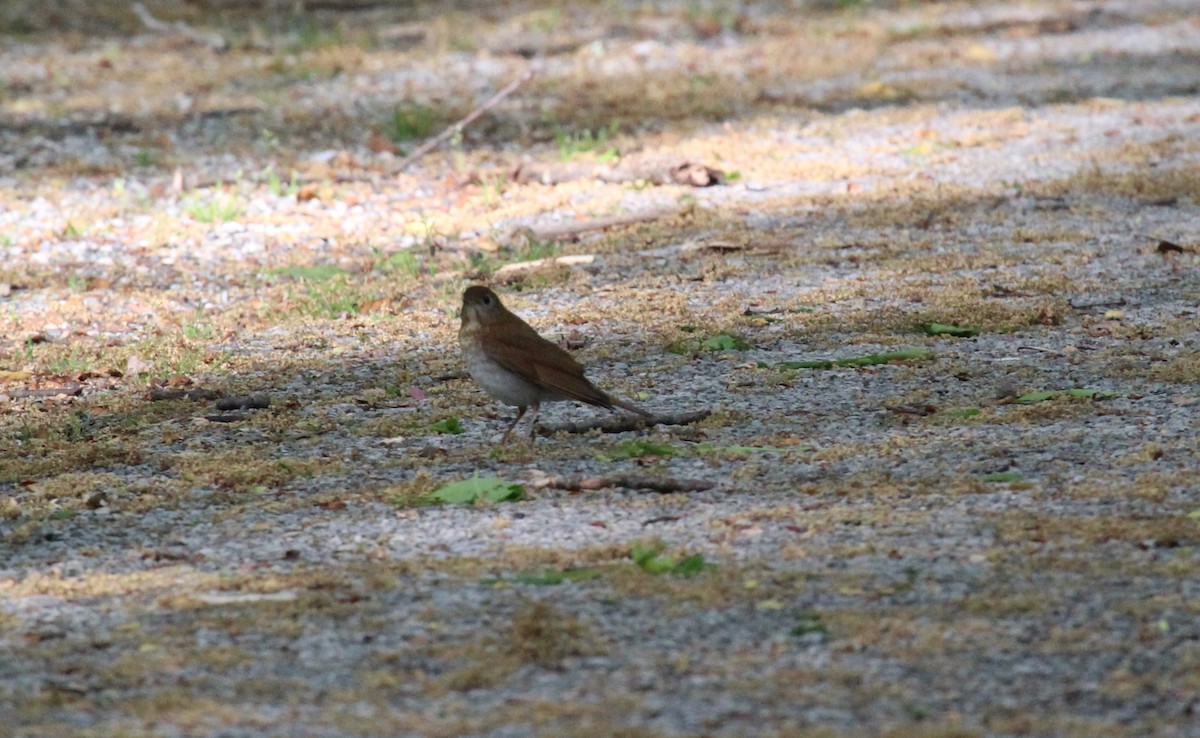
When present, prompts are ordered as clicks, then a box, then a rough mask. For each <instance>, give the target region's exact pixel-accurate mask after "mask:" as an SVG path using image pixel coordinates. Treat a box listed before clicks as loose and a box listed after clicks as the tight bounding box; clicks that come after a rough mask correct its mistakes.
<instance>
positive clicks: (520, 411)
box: [500, 405, 537, 446]
mask: <svg viewBox="0 0 1200 738" xmlns="http://www.w3.org/2000/svg"><path fill="white" fill-rule="evenodd" d="M533 407H534V413H535V414H536V412H537V405H534V406H533ZM525 410H526V408H525V407H518V408H517V417H516V418H515V419H514V420H513V422H512V425H510V426H508V430H506V431H504V437H502V438H501V439H500V445H501V446H503V445H504V443H505V441H507V440H508V437H509V436H511V435H512V432H513V428H516V427H517V423H520V422H521V418H523V417H524V416H525Z"/></svg>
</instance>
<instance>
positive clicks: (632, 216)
mask: <svg viewBox="0 0 1200 738" xmlns="http://www.w3.org/2000/svg"><path fill="white" fill-rule="evenodd" d="M678 212H679V208H673V207H672V208H658V209H656V210H646V211H643V212H640V213H627V214H625V215H610V216H607V217H604V218H591V219H589V220H579V221H573V222H570V223H553V224H551V225H545V226H540V227H537V228H530V229H528V230H529V231H530V232H531V235H532V236H533V237H534V238H535V239H537V240H539V241H563V240H566V239H569V238H575V237H578V236H579V235H580V234H583V233H587V232H588V231H599V230H603V229H605V228H615V227H618V226H627V225H634V224H635V223H645V222H648V221H651V220H659V219H660V218H667V217H670V216H672V215H675V214H676V213H678ZM521 230H525V229H521ZM516 235H519V232H514V233H513V234H511V235H510V238H511V237H512V236H516Z"/></svg>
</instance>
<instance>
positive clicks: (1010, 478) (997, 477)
mask: <svg viewBox="0 0 1200 738" xmlns="http://www.w3.org/2000/svg"><path fill="white" fill-rule="evenodd" d="M983 481H985V482H1019V481H1021V474H1020V472H993V473H992V474H984V475H983Z"/></svg>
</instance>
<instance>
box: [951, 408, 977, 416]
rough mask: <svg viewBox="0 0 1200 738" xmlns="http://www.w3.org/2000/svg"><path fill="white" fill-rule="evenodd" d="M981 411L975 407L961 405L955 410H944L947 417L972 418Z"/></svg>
mask: <svg viewBox="0 0 1200 738" xmlns="http://www.w3.org/2000/svg"><path fill="white" fill-rule="evenodd" d="M982 412H983V411H982V410H980V409H979V408H977V407H963V408H959V409H957V410H948V411H947V412H946V417H949V418H973V417H975V416H976V415H979V414H980V413H982Z"/></svg>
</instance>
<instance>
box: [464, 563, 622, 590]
mask: <svg viewBox="0 0 1200 738" xmlns="http://www.w3.org/2000/svg"><path fill="white" fill-rule="evenodd" d="M602 576H604V571H603V570H602V569H597V568H594V567H580V568H578V569H561V570H560V569H542V570H540V571H534V570H531V571H522V572H517V573H516V574H514V575H513V576H512V577H511V578H504V577H497V578H494V579H484V580H483V581H482V582H481V584H486V585H489V586H493V587H495V586H503V585H507V584H528V585H531V586H534V587H553V586H554V585H556V584H562V583H563V582H582V581H585V580H587V579H597V578H599V577H602Z"/></svg>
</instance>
